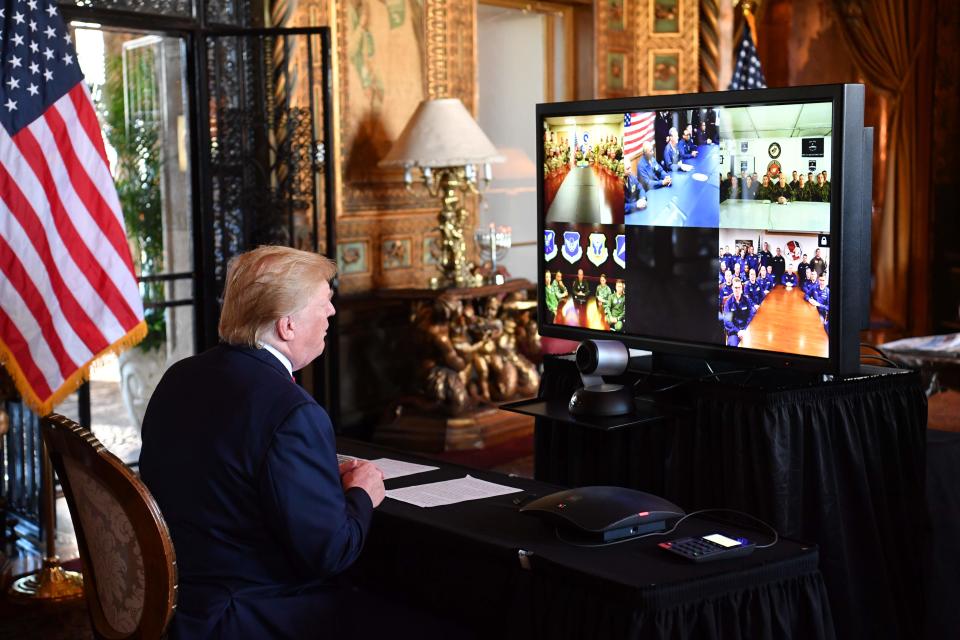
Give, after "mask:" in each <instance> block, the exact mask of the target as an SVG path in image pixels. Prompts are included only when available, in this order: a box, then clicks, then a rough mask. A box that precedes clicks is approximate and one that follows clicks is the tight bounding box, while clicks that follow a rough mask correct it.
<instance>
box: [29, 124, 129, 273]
mask: <svg viewBox="0 0 960 640" xmlns="http://www.w3.org/2000/svg"><path fill="white" fill-rule="evenodd" d="M43 119H44V120H46V122H47V125H48V126H49V127H50V132H51V133H52V134H53V140H54V142H56V145H57V149H59V150H60V159H61V161H62V162H63V166H64V168H65V169H66V171H67V175H68V176H69V177H70V182H71V183H73V190H74V191H76V193H77V197H79V198H80V200H81V201H82V202H83V204H84V206H86V208H87V211H89V212H90V217H91V218H93V220H94V221H95V222H96V223H97V226H98V227H100V230H101V231H103V235H104V236H106V238H107V241H109V242H110V244H112V245H113V248H114V249H116V251H117V255H119V256H120V259H121V260H123V263H124V264H125V265H126V267H127V268H128V269H129V270H130V274H131V275H133V262H131V260H130V249H129V247H128V246H127V235H126V233H124V231H123V227H122V226H120V221H119V220H117V216H116V214H115V213H114V212H113V210H112V209H111V208H110V206H109V205H108V204H107V203H106V201H105V200H104V199H103V196H102V195H100V191H99V190H98V189H97V186H96V185H95V184H93V181H92V180H91V179H90V176H89V175H87V170H86V169H84V167H83V164H81V162H80V159H79V158H78V157H77V153H76V150H75V149H74V148H73V143H72V142H71V141H70V135H69V133H67V123H65V122H64V121H63V117H62V116H61V115H60V112H59V111H57V110H56V109H54V108H51V109H47V112H46V113H45V114H44V115H43ZM98 138H99V135H98Z"/></svg>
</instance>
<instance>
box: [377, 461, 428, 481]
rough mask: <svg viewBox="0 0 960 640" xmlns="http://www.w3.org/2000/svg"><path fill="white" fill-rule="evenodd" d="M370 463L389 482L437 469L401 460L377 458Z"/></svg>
mask: <svg viewBox="0 0 960 640" xmlns="http://www.w3.org/2000/svg"><path fill="white" fill-rule="evenodd" d="M370 462H372V463H373V464H375V465H377V468H378V469H380V471H383V479H384V480H390V479H391V478H402V477H403V476H412V475H413V474H415V473H423V472H424V471H433V470H434V469H437V468H438V467H431V466H428V465H425V464H414V463H413V462H404V461H402V460H391V459H390V458H377V459H376V460H371V461H370Z"/></svg>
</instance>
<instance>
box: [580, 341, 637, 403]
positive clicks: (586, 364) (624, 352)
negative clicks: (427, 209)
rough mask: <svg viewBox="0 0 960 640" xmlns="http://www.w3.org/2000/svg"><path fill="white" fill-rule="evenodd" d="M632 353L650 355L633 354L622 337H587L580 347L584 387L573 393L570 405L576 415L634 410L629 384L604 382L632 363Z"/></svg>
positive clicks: (632, 393) (635, 355) (581, 373)
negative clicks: (602, 338) (618, 338)
mask: <svg viewBox="0 0 960 640" xmlns="http://www.w3.org/2000/svg"><path fill="white" fill-rule="evenodd" d="M631 356H633V357H634V358H636V357H638V356H640V357H643V356H646V357H649V353H648V352H645V351H641V352H636V353H635V354H631V352H630V350H629V349H627V347H626V346H625V345H624V344H623V343H622V342H620V341H619V340H584V341H583V342H581V343H580V346H579V347H578V348H577V356H576V360H577V369H579V370H580V378H581V379H582V380H583V387H581V388H580V389H577V390H576V391H574V392H573V395H572V396H571V397H570V403H569V404H568V405H567V406H568V409H569V410H570V413H572V414H573V415H577V416H600V417H603V416H622V415H626V414H629V413H633V410H634V392H633V388H632V387H630V386H624V385H622V384H610V383H607V382H604V380H603V376H616V375H620V374H622V373H624V372H625V371H626V370H627V368H628V367H629V366H630V362H631Z"/></svg>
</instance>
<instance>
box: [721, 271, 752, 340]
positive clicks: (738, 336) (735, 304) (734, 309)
mask: <svg viewBox="0 0 960 640" xmlns="http://www.w3.org/2000/svg"><path fill="white" fill-rule="evenodd" d="M753 313H754V306H753V304H752V303H751V302H750V299H749V298H747V297H746V296H745V295H743V283H741V282H740V280H734V281H733V295H731V296H730V297H729V298H727V301H726V302H725V303H724V304H723V330H724V332H725V333H726V335H727V346H730V347H739V346H740V343H741V342H742V341H743V337H744V331H746V329H747V327H748V326H749V325H750V321H751V320H753Z"/></svg>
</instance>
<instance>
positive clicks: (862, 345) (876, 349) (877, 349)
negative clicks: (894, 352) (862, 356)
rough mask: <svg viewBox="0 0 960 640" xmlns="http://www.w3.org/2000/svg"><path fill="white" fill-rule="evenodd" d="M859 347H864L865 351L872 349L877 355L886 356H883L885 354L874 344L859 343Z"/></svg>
mask: <svg viewBox="0 0 960 640" xmlns="http://www.w3.org/2000/svg"><path fill="white" fill-rule="evenodd" d="M860 346H861V347H866V348H867V349H873V350H874V351H876V352H877V353H879V354H880V355H882V356H885V355H887V354H885V353H884V352H883V349H881V348H880V347H878V346H877V345H875V344H870V343H869V342H861V343H860Z"/></svg>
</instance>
